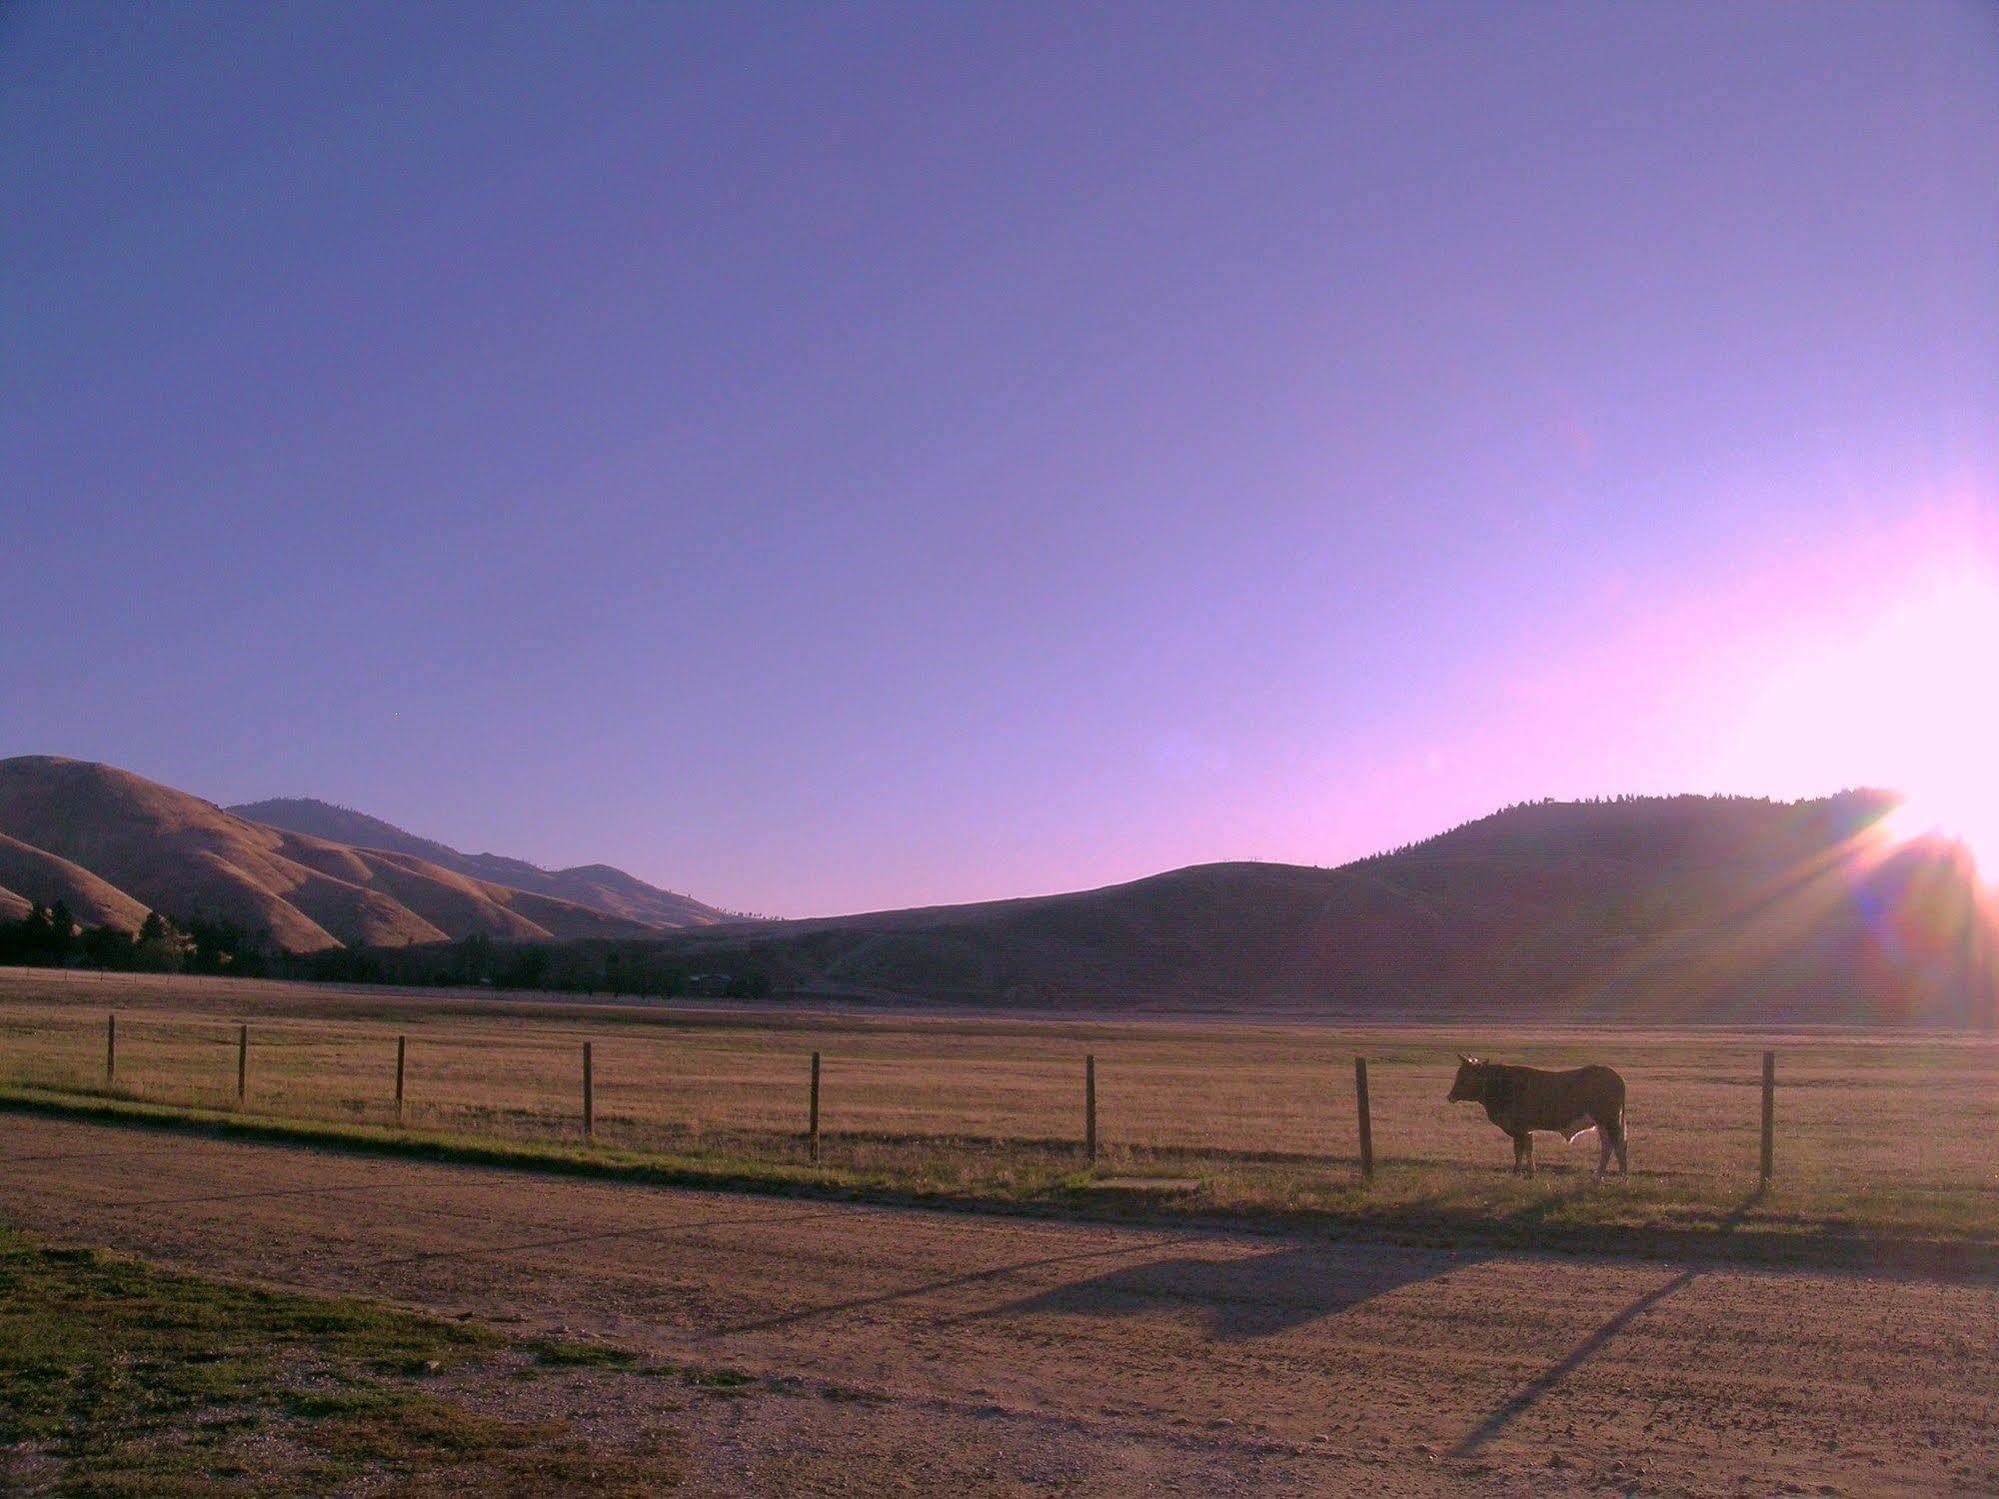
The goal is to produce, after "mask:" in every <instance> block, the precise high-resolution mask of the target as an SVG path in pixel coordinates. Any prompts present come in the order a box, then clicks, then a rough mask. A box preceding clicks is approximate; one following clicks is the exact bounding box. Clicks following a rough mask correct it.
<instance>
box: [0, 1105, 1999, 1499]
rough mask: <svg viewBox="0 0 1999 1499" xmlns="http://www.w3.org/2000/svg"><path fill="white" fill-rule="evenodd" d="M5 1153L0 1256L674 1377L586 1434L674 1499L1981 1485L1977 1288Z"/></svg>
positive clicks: (106, 1150)
mask: <svg viewBox="0 0 1999 1499" xmlns="http://www.w3.org/2000/svg"><path fill="white" fill-rule="evenodd" d="M0 1140H4V1145H0V1217H4V1218H5V1220H6V1221H8V1222H9V1223H12V1224H14V1225H16V1226H19V1227H23V1228H28V1229H32V1230H35V1231H37V1232H40V1233H43V1234H46V1235H50V1236H53V1237H57V1238H62V1239H66V1240H73V1241H78V1242H86V1243H92V1244H101V1245H106V1246H109V1247H112V1248H116V1249H123V1250H128V1251H132V1252H136V1253H140V1254H144V1255H146V1256H147V1257H149V1258H151V1259H154V1260H156V1261H158V1262H161V1263H164V1264H168V1265H172V1266H177V1267H182V1268H187V1269H193V1270H197V1271H201V1272H204V1273H210V1274H218V1275H225V1276H230V1277H236V1278H245V1279H251V1280H257V1281H263V1282H268V1283H271V1284H276V1285H283V1286H286V1287H294V1288H304V1289H313V1290H323V1291H332V1292H340V1293H345V1294H358V1295H365V1296H373V1297H379V1298H383V1299H386V1300H390V1301H394V1302H398V1303H401V1304H405V1305H409V1306H413V1307H420V1308H424V1309H426V1310H431V1311H437V1312H442V1313H444V1314H446V1315H459V1314H470V1315H474V1316H477V1317H480V1318H484V1319H488V1320H491V1321H493V1322H495V1323H497V1324H500V1325H502V1326H504V1327H511V1328H514V1329H516V1330H519V1331H522V1332H526V1333H531V1334H538V1335H553V1336H556V1337H560V1338H565V1339H569V1340H573V1341H590V1340H595V1339H601V1340H605V1341H608V1342H611V1343H615V1344H617V1345H619V1346H622V1347H627V1348H630V1349H633V1350H637V1351H639V1352H642V1353H643V1354H645V1355H646V1356H647V1357H648V1358H651V1359H655V1360H669V1361H671V1362H673V1363H674V1364H676V1365H679V1366H684V1367H686V1368H689V1369H692V1370H694V1371H696V1377H695V1378H694V1379H693V1380H692V1381H691V1382H686V1381H680V1380H674V1381H665V1380H659V1379H652V1380H649V1381H647V1380H637V1379H629V1380H623V1381H619V1380H607V1381H605V1382H604V1383H603V1402H604V1403H603V1407H602V1408H601V1409H599V1410H596V1411H593V1412H586V1413H585V1414H586V1415H587V1416H589V1417H591V1418H593V1419H596V1420H598V1421H600V1422H602V1423H604V1430H605V1432H606V1435H607V1437H609V1436H613V1435H615V1430H616V1429H617V1428H618V1427H619V1426H620V1425H621V1423H631V1422H643V1423H646V1424H648V1425H652V1424H657V1423H659V1422H660V1421H662V1420H664V1421H665V1422H666V1423H667V1424H669V1425H670V1426H671V1427H672V1428H673V1429H674V1430H675V1431H676V1432H677V1433H678V1435H679V1437H680V1439H681V1441H682V1443H683V1444H684V1450H685V1451H686V1452H687V1454H688V1459H687V1471H688V1475H689V1480H688V1481H689V1487H690V1488H691V1489H692V1490H693V1491H694V1492H700V1493H828V1494H842V1493H851V1494H877V1493H1008V1494H1011V1493H1046V1492H1054V1491H1073V1492H1082V1493H1113V1494H1116V1493H1131V1494H1139V1493H1148V1494H1149V1493H1162V1492H1188V1493H1215V1492H1229V1491H1240V1492H1256V1493H1292V1492H1296V1493H1308V1492H1309V1493H1326V1492H1329V1491H1343V1490H1355V1489H1359V1488H1361V1487H1362V1486H1365V1487H1366V1488H1367V1489H1369V1490H1371V1491H1372V1492H1374V1493H1376V1494H1380V1495H1397V1494H1421V1493H1436V1492H1454V1491H1457V1490H1460V1489H1463V1490H1466V1491H1470V1490H1474V1489H1476V1490H1479V1491H1482V1492H1485V1493H1502V1494H1505V1493H1521V1494H1525V1493H1533V1494H1560V1493H1569V1492H1605V1491H1610V1492H1629V1493H1669V1494H1682V1493H1717V1494H1721V1493H1725V1494H1741V1493H1756V1494H1767V1493H1782V1492H1793V1493H1808V1494H1810V1493H1851V1494H1881V1493H1923V1494H1933V1493H1940V1492H1953V1491H1965V1492H1977V1493H1981V1494H1989V1493H1992V1492H1994V1491H1995V1490H1999V1284H1995V1283H1994V1282H1993V1281H1991V1280H1990V1279H1977V1280H1964V1279H1959V1280H1936V1279H1924V1278H1917V1277H1909V1276H1897V1275H1887V1274H1880V1275H1869V1274H1859V1273H1827V1272H1822V1271H1809V1272H1808V1271H1803V1270H1765V1269H1741V1268H1723V1267H1719V1266H1708V1265H1703V1264H1701V1263H1698V1262H1684V1263H1683V1262H1651V1261H1634V1260H1617V1259H1588V1258H1579V1257H1560V1258H1553V1257H1535V1256H1523V1255H1491V1254H1483V1253H1476V1252H1466V1253H1450V1252H1442V1251H1423V1250H1412V1249H1404V1248H1395V1247H1387V1246H1376V1245H1355V1244H1334V1243H1327V1242H1320V1241H1314V1240H1310V1239H1301V1238H1298V1237H1282V1236H1275V1235H1270V1236H1264V1235H1256V1234H1250V1233H1227V1232H1208V1231H1196V1232H1189V1231H1186V1230H1179V1229H1171V1228H1143V1227H1122V1226H1105V1225H1095V1224H1076V1223H1067V1222H1055V1221H1047V1220H1036V1219H1029V1218H1007V1217H981V1216H975V1215H970V1214H960V1213H942V1212H921V1211H911V1210H902V1209H891V1208H879V1207H864V1206H850V1205H844V1204H827V1203H808V1202H801V1201H791V1200H786V1199H782V1198H769V1197H753V1196H732V1195H727V1194H718V1193H703V1192H689V1191H674V1190H667V1189H656V1188H643V1187H633V1186H626V1185H618V1184H604V1183H591V1182H585V1181H570V1180H564V1179H561V1178H555V1177H544V1176H536V1175H531V1174H524V1173H514V1172H505V1171H497V1170H491V1169H485V1168H473V1167H456V1166H449V1165H438V1164H429V1163H420V1162H403V1161H389V1160H371V1159H368V1158H365V1157H361V1156H354V1155H346V1154H340V1153H337V1152H322V1151H314V1150H306V1149H297V1148H287V1147H279V1146H266V1145H254V1144H242V1143H234V1142H222V1141H213V1140H204V1139H200V1138H198V1137H192V1136H187V1135H177V1134H172V1133H167V1132H149V1131H144V1130H137V1129H119V1128H110V1127H105V1126H98V1125H83V1124H72V1123H66V1122H62V1121H57V1120H44V1119H35V1118H30V1117H23V1116H10V1117H8V1118H7V1119H6V1120H5V1123H4V1126H0ZM704 1375H712V1376H714V1377H713V1378H712V1379H711V1378H706V1377H703V1376H704ZM740 1376H747V1379H744V1378H741V1377H740ZM530 1388H531V1387H530ZM521 1399H522V1400H523V1401H529V1402H531V1401H532V1399H533V1396H532V1395H531V1393H529V1390H527V1389H524V1390H523V1392H522V1395H521Z"/></svg>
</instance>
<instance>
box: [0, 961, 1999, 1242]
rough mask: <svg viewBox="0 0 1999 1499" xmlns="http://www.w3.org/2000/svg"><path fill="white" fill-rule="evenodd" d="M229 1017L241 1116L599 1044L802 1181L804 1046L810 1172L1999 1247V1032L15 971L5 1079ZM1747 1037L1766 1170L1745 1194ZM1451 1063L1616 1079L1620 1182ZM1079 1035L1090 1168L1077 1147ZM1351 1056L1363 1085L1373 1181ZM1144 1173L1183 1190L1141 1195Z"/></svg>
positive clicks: (189, 1080)
mask: <svg viewBox="0 0 1999 1499" xmlns="http://www.w3.org/2000/svg"><path fill="white" fill-rule="evenodd" d="M112 1011H115V1012H116V1013H117V1015H118V1033H117V1068H116V1075H115V1078H113V1079H112V1080H111V1081H110V1082H109V1083H107V1080H106V1077H105V1061H106V1057H105V1043H106V1035H105V1021H106V1016H107V1014H108V1013H110V1012H112ZM239 1025H247V1026H248V1027H249V1036H250V1041H249V1049H248V1054H247V1060H248V1067H247V1077H246V1088H245V1096H244V1098H243V1100H242V1103H241V1104H240V1108H241V1110H242V1112H243V1113H245V1114H246V1115H253V1116H268V1117H273V1118H280V1119H292V1120H317V1121H327V1122H331V1123H337V1124H343V1125H354V1124H365V1125H384V1126H394V1125H395V1124H396V1122H397V1121H396V1108H395V1067H396V1052H397V1041H398V1038H399V1037H406V1038H407V1074H406V1101H405V1112H404V1117H403V1121H402V1122H403V1124H404V1125H405V1126H407V1127H408V1128H409V1129H411V1130H420V1131H425V1132H434V1133H439V1134H448V1135H452V1136H459V1137H471V1138H477V1139H492V1140H504V1141H519V1142H528V1143H534V1144H550V1143H562V1142H569V1143H572V1144H581V1143H583V1082H582V1056H583V1048H584V1044H585V1043H586V1042H588V1043H589V1045H590V1048H591V1053H592V1058H593V1069H592V1071H593V1079H592V1081H593V1093H594V1099H593V1102H594V1124H595V1129H594V1137H593V1139H592V1141H591V1145H592V1148H595V1149H599V1150H603V1151H606V1152H617V1153H621V1154H636V1155H641V1156H643V1155H647V1154H658V1155H661V1156H671V1157H674V1158H676V1159H679V1160H692V1161H695V1162H702V1161H706V1162H712V1163H715V1164H716V1165H717V1166H718V1168H719V1167H726V1168H728V1169H730V1170H733V1171H738V1172H741V1171H745V1170H747V1171H752V1172H754V1171H755V1170H756V1169H757V1168H759V1167H772V1168H775V1167H783V1168H784V1169H785V1170H786V1171H787V1172H788V1173H791V1172H797V1171H800V1170H806V1171H810V1170H812V1169H815V1168H812V1167H810V1166H809V1164H808V1160H807V1136H806V1125H807V1109H808V1077H809V1058H810V1055H811V1053H813V1052H814V1051H817V1052H819V1053H820V1054H821V1056H822V1059H823V1061H822V1098H821V1121H822V1124H821V1127H822V1142H821V1159H820V1162H819V1165H818V1167H817V1168H816V1169H817V1170H819V1171H821V1172H823V1173H824V1174H825V1175H826V1177H827V1179H828V1180H829V1181H833V1182H841V1181H845V1182H854V1183H863V1184H866V1185H869V1186H871V1187H879V1188H886V1189H890V1190H893V1189H896V1188H906V1189H910V1190H918V1191H948V1192H951V1193H954V1194H958V1195H969V1196H973V1197H985V1198H991V1199H993V1200H995V1201H1007V1202H1019V1201H1033V1200H1042V1199H1051V1198H1063V1197H1071V1198H1073V1196H1074V1195H1075V1194H1076V1193H1077V1192H1079V1191H1083V1192H1105V1193H1115V1192H1117V1191H1119V1190H1120V1189H1119V1188H1118V1187H1117V1186H1116V1185H1115V1184H1117V1183H1120V1182H1131V1181H1132V1180H1133V1179H1138V1181H1139V1189H1134V1190H1133V1192H1132V1196H1133V1198H1134V1200H1137V1199H1140V1198H1142V1199H1143V1200H1144V1201H1145V1202H1146V1203H1148V1204H1150V1205H1152V1206H1170V1207H1172V1208H1174V1209H1176V1210H1197V1211H1198V1210H1212V1211H1218V1212H1224V1213H1232V1214H1251V1215H1254V1214H1259V1213H1272V1214H1280V1213H1281V1214H1294V1213H1301V1212H1302V1213H1320V1214H1325V1215H1328V1216H1329V1218H1331V1219H1333V1220H1341V1221H1351V1222H1354V1223H1355V1224H1357V1225H1358V1224H1363V1223H1372V1224H1376V1225H1387V1226H1400V1227H1402V1228H1404V1229H1411V1230H1415V1231H1422V1230H1423V1229H1424V1228H1425V1227H1426V1226H1428V1227H1429V1228H1431V1229H1434V1230H1435V1231H1436V1232H1438V1233H1447V1232H1449V1231H1450V1229H1451V1227H1452V1226H1453V1225H1457V1224H1463V1223H1467V1222H1473V1221H1477V1220H1480V1219H1488V1220H1491V1221H1493V1222H1495V1223H1503V1224H1511V1225H1514V1226H1516V1227H1523V1226H1524V1227H1528V1228H1534V1227H1543V1228H1547V1229H1550V1230H1561V1229H1575V1230H1590V1229H1605V1230H1610V1229H1615V1230H1630V1231H1650V1232H1656V1233H1661V1234H1664V1235H1666V1236H1668V1238H1670V1236H1671V1235H1672V1234H1674V1233H1687V1234H1695V1235H1700V1234H1713V1233H1719V1232H1728V1233H1734V1234H1738V1235H1748V1234H1754V1233H1763V1234H1789V1235H1842V1236H1878V1235H1889V1236H1895V1237H1903V1238H1907V1237H1919V1238H1945V1239H1974V1240H1988V1239H1994V1238H1999V1046H1996V1045H1995V1044H1994V1042H1993V1041H1992V1040H1990V1039H1988V1038H1983V1037H1969V1036H1964V1035H1955V1034H1935V1033H1930V1034H1912V1033H1904V1032H1893V1031H1862V1030H1793V1031H1761V1030H1754V1029H1744V1028H1735V1027H1725V1028H1724V1027H1715V1028H1703V1027H1686V1026H1682V1027H1670V1028H1666V1027H1647V1026H1628V1027H1627V1026H1615V1025H1588V1026H1580V1025H1566V1024H1559V1023H1551V1022H1544V1023H1494V1022H1491V1021H1477V1022H1466V1023H1444V1022H1433V1021H1420V1022H1418V1021H1411V1022H1404V1023H1392V1024H1391V1023H1384V1024H1356V1023H1350V1022H1349V1023H1310V1022H1300V1021H1297V1020H1285V1021H1277V1020H1270V1021H1258V1020H1248V1019H1245V1020H1227V1021H1224V1020H1215V1019H1204V1018H1192V1017H1173V1016H1160V1017H1147V1018H1131V1017H1126V1018H1105V1019H1097V1018H1073V1017H1071V1018H1060V1019H1051V1018H1047V1017H1040V1016H1027V1015H1003V1016H992V1017H980V1016H969V1015H963V1014H935V1013H926V1014H919V1013H894V1012H872V1013H862V1012H829V1011H807V1010H786V1009H784V1008H783V1007H779V1006H771V1007H761V1008H755V1009H751V1008H742V1007H729V1006H724V1005H720V1004H715V1005H707V1006H702V1005H682V1006H680V1007H677V1008H672V1009H667V1008H641V1007H638V1006H631V1005H602V1004H589V1003H564V1002H562V1001H561V1000H560V999H559V998H555V997H538V998H537V999H536V1000H535V1001H534V1002H531V1003H512V1002H505V1003H497V1002H495V1001H493V1000H490V999H485V998H480V997H468V996H456V995H452V994H449V993H426V992H422V991H417V992H384V991H378V990H368V989H350V988H335V987H314V986H305V985H294V984H277V983H249V982H240V981H238V982H224V981H213V980H192V979H177V980H162V979H160V978H157V977H143V978H142V977H138V976H130V977H120V976H107V977H84V976H81V975H47V974H39V975H38V974H34V973H32V972H25V971H24V972H16V973H12V974H7V975H0V1083H6V1084H13V1085H26V1086H31V1087H35V1088H40V1089H47V1090H53V1091H57V1092H63V1093H70V1094H78V1095H92V1094H99V1095H101V1094H107V1093H108V1094H110V1095H113V1096H117V1097H124V1098H135V1099H140V1100H146V1101H151V1102H158V1103H166V1104H176V1105H185V1106H194V1107H201V1108H209V1109H228V1110H235V1109H238V1108H239V1104H238V1100H237V1066H238V1060H239V1056H238V1038H239V1030H238V1027H239ZM1766 1049H1771V1050H1774V1051H1775V1052H1776V1055H1777V1077H1778V1087H1777V1092H1776V1134H1775V1144H1776V1171H1775V1181H1774V1190H1772V1191H1771V1192H1769V1193H1767V1194H1763V1195H1761V1196H1760V1197H1759V1196H1758V1195H1757V1194H1756V1187H1757V1176H1758V1152H1759V1142H1760V1125H1761V1090H1760V1071H1761V1058H1762V1053H1763V1052H1764V1050H1766ZM1459 1050H1465V1051H1474V1050H1475V1051H1477V1052H1479V1053H1480V1054H1483V1055H1489V1056H1492V1057H1496V1058H1501V1059H1505V1060H1509V1061H1517V1062H1525V1063H1529V1064H1533V1065H1537V1066H1545V1067H1568V1066H1575V1065H1579V1064H1581V1063H1584V1062H1589V1061H1602V1062H1607V1063H1609V1064H1610V1065H1612V1066H1615V1067H1616V1068H1618V1070H1619V1071H1621V1072H1622V1073H1623V1074H1624V1076H1625V1078H1626V1079H1627V1081H1628V1083H1629V1087H1630V1129H1631V1164H1632V1174H1631V1177H1630V1178H1629V1179H1628V1180H1623V1181H1620V1180H1616V1179H1613V1180H1611V1181H1608V1182H1605V1183H1602V1184H1598V1183H1595V1182H1593V1181H1592V1180H1591V1178H1590V1174H1589V1168H1590V1167H1591V1166H1592V1165H1593V1164H1594V1161H1595V1158H1596V1150H1595V1141H1594V1137H1593V1136H1588V1135H1586V1136H1584V1137H1582V1138H1581V1139H1579V1140H1578V1141H1576V1142H1575V1143H1574V1144H1573V1145H1564V1144H1562V1143H1561V1141H1560V1140H1559V1139H1558V1138H1556V1137H1552V1136H1543V1137H1542V1139H1541V1144H1540V1148H1539V1152H1538V1154H1539V1161H1540V1164H1541V1168H1542V1174H1541V1175H1540V1176H1538V1177H1537V1178H1536V1179H1535V1180H1533V1181H1531V1182H1529V1181H1523V1180H1518V1179H1515V1178H1513V1177H1511V1176H1510V1175H1509V1171H1508V1168H1509V1166H1510V1163H1511V1148H1510V1146H1509V1145H1508V1143H1507V1141H1506V1139H1505V1137H1504V1136H1503V1135H1501V1134H1500V1133H1499V1132H1498V1131H1497V1130H1496V1129H1494V1128H1493V1126H1492V1125H1491V1124H1490V1123H1488V1122H1487V1121H1486V1119H1485V1118H1484V1116H1483V1114H1482V1113H1481V1112H1480V1111H1479V1110H1478V1109H1477V1108H1476V1107H1475V1106H1472V1105H1457V1106H1452V1105H1448V1104H1447V1103H1446V1102H1445V1093H1446V1090H1447V1089H1448V1088H1449V1086H1450V1083H1451V1078H1452V1073H1453V1070H1454V1066H1455V1053H1456V1052H1457V1051H1459ZM1086 1055H1093V1056H1094V1057H1095V1058H1096V1066H1097V1112H1098V1130H1099V1137H1100V1152H1099V1158H1098V1160H1097V1161H1096V1163H1095V1165H1094V1167H1091V1166H1090V1165H1089V1163H1088V1162H1086V1161H1085V1160H1084V1158H1083V1152H1082V1141H1083V1133H1084V1058H1085V1057H1086ZM1357 1055H1363V1056H1365V1057H1366V1058H1367V1059H1368V1063H1369V1068H1370V1079H1371V1089H1370V1091H1371V1095H1372V1100H1371V1101H1372V1124H1373V1147H1374V1155H1375V1162H1376V1174H1375V1179H1374V1180H1373V1181H1372V1183H1368V1184H1363V1183H1362V1182H1361V1181H1360V1178H1359V1169H1358V1146H1357V1130H1356V1119H1355V1101H1354V1077H1353V1059H1354V1057H1355V1056H1357ZM1153 1179H1159V1180H1161V1181H1165V1182H1171V1183H1174V1184H1176V1185H1173V1186H1171V1187H1168V1188H1164V1189H1163V1190H1161V1191H1159V1192H1147V1191H1144V1190H1142V1188H1143V1187H1144V1186H1145V1185H1146V1184H1148V1183H1150V1182H1151V1181H1152V1180H1153ZM1106 1183H1108V1184H1111V1185H1108V1186H1105V1185H1103V1184H1106ZM1662 1242H1665V1240H1662Z"/></svg>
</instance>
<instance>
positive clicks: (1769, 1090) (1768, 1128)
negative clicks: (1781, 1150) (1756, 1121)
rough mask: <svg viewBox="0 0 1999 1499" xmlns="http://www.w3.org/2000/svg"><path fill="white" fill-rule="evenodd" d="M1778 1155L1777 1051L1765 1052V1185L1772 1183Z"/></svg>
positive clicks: (1763, 1177)
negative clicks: (1772, 1174)
mask: <svg viewBox="0 0 1999 1499" xmlns="http://www.w3.org/2000/svg"><path fill="white" fill-rule="evenodd" d="M1776 1155H1777V1053H1776V1052H1774V1051H1766V1052H1764V1053H1763V1162H1762V1171H1761V1173H1760V1175H1761V1178H1762V1183H1763V1185H1764V1186H1766V1187H1767V1186H1769V1185H1770V1176H1771V1172H1772V1170H1773V1168H1774V1167H1775V1164H1776Z"/></svg>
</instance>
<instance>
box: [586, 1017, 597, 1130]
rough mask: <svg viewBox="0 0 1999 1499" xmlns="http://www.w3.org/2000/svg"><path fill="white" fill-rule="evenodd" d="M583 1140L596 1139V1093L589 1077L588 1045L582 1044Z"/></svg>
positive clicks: (587, 1043)
mask: <svg viewBox="0 0 1999 1499" xmlns="http://www.w3.org/2000/svg"><path fill="white" fill-rule="evenodd" d="M583 1138H584V1139H586V1140H594V1139H596V1138H597V1093H596V1087H595V1083H594V1079H593V1078H592V1077H591V1075H590V1043H589V1042H588V1041H585V1042H584V1043H583Z"/></svg>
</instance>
